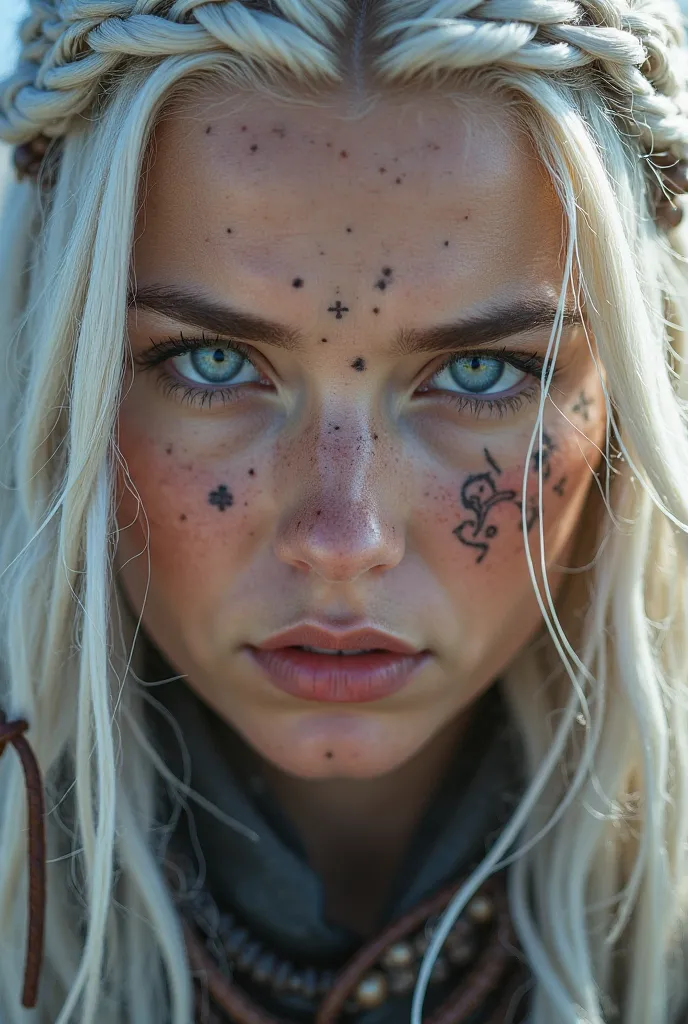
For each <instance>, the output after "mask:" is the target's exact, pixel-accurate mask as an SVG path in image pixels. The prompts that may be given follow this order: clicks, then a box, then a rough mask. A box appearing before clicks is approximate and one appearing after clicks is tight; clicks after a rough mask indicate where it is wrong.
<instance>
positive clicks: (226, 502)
mask: <svg viewBox="0 0 688 1024" xmlns="http://www.w3.org/2000/svg"><path fill="white" fill-rule="evenodd" d="M208 504H209V505H214V506H215V507H216V508H217V509H218V511H220V512H224V511H225V510H226V509H228V508H231V506H232V505H233V504H234V498H233V496H232V494H231V492H230V491H228V490H227V487H226V485H225V484H220V486H219V487H218V488H217V489H216V490H214V491H211V492H210V494H209V495H208Z"/></svg>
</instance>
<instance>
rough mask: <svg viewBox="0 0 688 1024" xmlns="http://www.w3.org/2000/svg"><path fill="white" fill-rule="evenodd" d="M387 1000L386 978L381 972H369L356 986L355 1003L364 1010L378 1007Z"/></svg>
mask: <svg viewBox="0 0 688 1024" xmlns="http://www.w3.org/2000/svg"><path fill="white" fill-rule="evenodd" d="M386 998H387V978H386V977H385V976H384V974H383V973H382V971H371V972H370V974H366V976H365V978H362V979H361V981H359V983H358V985H357V986H356V1002H357V1003H358V1005H359V1006H360V1007H361V1008H362V1009H364V1010H372V1009H374V1008H375V1007H376V1006H380V1005H381V1004H382V1003H384V1001H385V999H386Z"/></svg>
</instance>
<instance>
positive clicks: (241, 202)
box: [136, 86, 562, 307]
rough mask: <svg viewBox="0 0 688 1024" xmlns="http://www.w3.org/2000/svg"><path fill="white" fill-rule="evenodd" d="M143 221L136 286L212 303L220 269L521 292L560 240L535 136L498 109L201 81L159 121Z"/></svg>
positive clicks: (245, 279) (464, 101)
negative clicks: (390, 278) (208, 298)
mask: <svg viewBox="0 0 688 1024" xmlns="http://www.w3.org/2000/svg"><path fill="white" fill-rule="evenodd" d="M140 216H141V218H142V219H141V223H140V225H139V227H138V229H137V239H138V241H137V249H136V261H137V264H138V266H137V273H138V274H142V275H143V280H145V278H146V277H147V276H149V275H152V276H154V277H155V278H156V280H159V279H160V276H161V275H163V274H164V276H165V281H166V282H168V283H180V284H184V285H188V284H190V283H193V282H195V283H198V284H201V285H203V286H204V287H205V289H206V290H212V291H213V292H216V293H218V294H222V293H226V292H227V288H228V276H229V277H230V278H232V280H233V281H234V282H235V283H237V284H238V283H239V282H238V275H239V276H240V277H241V286H242V288H246V287H248V288H249V289H250V287H251V286H252V285H253V284H256V287H258V282H259V281H263V280H267V279H269V278H273V279H275V278H277V279H284V280H290V279H291V278H292V277H293V276H297V275H299V276H300V275H305V274H306V273H308V275H309V280H310V281H311V282H312V281H313V279H314V275H331V274H332V273H333V265H336V267H337V268H338V269H339V270H341V272H342V273H346V272H350V273H356V272H357V271H360V272H363V269H364V268H365V272H366V273H367V272H368V267H369V264H370V262H371V261H373V262H378V263H379V262H380V261H387V260H388V261H389V262H390V263H391V262H394V263H395V267H396V268H397V269H402V268H401V266H400V261H403V270H404V272H405V273H406V275H407V278H408V280H413V281H414V282H415V283H416V284H417V285H419V284H424V285H425V286H426V288H427V289H429V294H430V295H432V296H434V298H433V301H441V294H440V293H441V291H442V287H443V285H444V284H449V282H451V287H452V290H454V291H455V290H456V288H457V287H461V288H463V289H465V290H466V291H467V292H468V293H469V294H468V295H467V301H468V299H470V300H475V301H479V300H480V298H482V297H483V296H482V295H481V294H479V293H480V292H481V291H484V293H485V296H484V297H487V295H488V294H491V293H492V292H493V291H494V288H495V287H496V285H497V284H502V285H503V283H504V281H505V275H506V277H508V279H509V282H510V283H511V284H513V285H514V287H519V286H520V287H521V288H522V286H523V281H524V279H527V278H528V277H538V278H539V279H540V282H541V280H542V274H543V273H545V274H548V273H549V274H553V273H554V272H555V271H556V264H557V261H558V259H559V250H560V246H561V231H562V219H561V211H560V207H559V203H558V201H557V198H556V196H555V193H554V191H553V187H552V185H551V182H550V180H549V178H548V177H547V175H546V173H545V171H544V169H543V167H542V166H541V164H540V162H539V161H538V160H537V158H536V156H535V152H534V149H533V147H532V144H531V142H530V140H529V139H528V138H527V136H526V135H525V134H524V132H523V131H521V130H519V129H518V127H517V126H516V124H515V122H514V120H513V118H512V117H511V116H510V115H509V113H508V111H507V108H506V104H505V103H500V102H499V101H498V100H497V99H494V98H487V97H481V96H479V95H475V94H466V95H461V96H458V97H452V98H449V97H446V96H440V95H436V94H431V93H428V94H419V95H417V96H413V97H410V98H409V97H406V98H400V97H383V98H379V99H377V100H376V101H375V102H374V103H372V104H371V105H370V106H369V108H368V109H367V110H366V111H365V112H361V111H360V110H355V109H354V108H353V107H352V106H351V104H350V103H349V101H348V100H347V99H346V98H345V97H333V98H330V99H327V100H323V102H322V103H320V102H319V103H318V104H306V103H305V102H301V103H299V102H283V101H277V100H273V99H270V98H266V97H261V96H257V95H252V96H250V97H237V96H236V95H230V94H228V93H227V92H223V91H222V89H221V88H218V87H217V86H213V87H207V88H205V91H204V92H202V93H198V91H197V92H196V93H195V94H194V96H193V98H192V99H189V100H186V101H184V102H180V103H178V104H177V105H176V106H175V108H174V109H173V110H172V111H171V112H170V113H168V114H167V116H166V117H164V118H163V119H162V120H161V122H160V124H159V125H158V126H157V128H156V131H155V139H154V160H153V162H152V165H151V170H150V172H149V175H148V179H147V189H146V193H145V198H144V203H143V205H142V207H141V215H140ZM553 280H554V278H553ZM327 283H328V285H329V284H330V283H331V282H330V278H329V277H328V281H327ZM456 304H457V297H456V296H455V297H454V307H455V306H456Z"/></svg>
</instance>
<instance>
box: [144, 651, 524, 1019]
mask: <svg viewBox="0 0 688 1024" xmlns="http://www.w3.org/2000/svg"><path fill="white" fill-rule="evenodd" d="M170 674H171V672H170V671H169V669H168V668H167V666H163V665H158V666H157V671H156V674H155V675H154V676H153V678H156V677H157V678H160V677H165V676H169V675H170ZM150 692H151V695H152V696H153V697H154V698H155V699H157V700H158V701H160V703H161V704H162V705H163V706H164V707H165V708H166V709H167V711H168V712H169V713H170V714H171V715H172V716H173V717H174V719H175V720H176V722H177V723H178V724H179V727H180V729H181V732H182V735H183V737H184V741H185V743H186V745H187V748H188V752H189V756H190V761H191V779H190V785H191V787H192V788H193V789H194V790H196V791H198V792H200V793H201V794H202V796H203V797H205V799H206V800H209V801H210V802H211V803H212V804H214V805H215V806H216V807H218V808H219V809H220V810H221V811H222V812H223V813H224V814H226V815H231V817H232V818H233V819H234V820H236V821H238V822H240V823H241V824H242V825H244V826H246V827H247V828H248V829H251V830H253V831H254V832H255V833H257V834H258V836H259V837H260V840H259V841H258V842H255V841H253V840H251V839H250V838H248V837H247V836H246V835H245V834H242V833H241V832H240V831H237V830H235V829H233V828H231V827H229V826H228V825H225V824H224V823H222V822H220V821H218V820H217V818H215V817H214V816H213V815H211V814H210V813H209V812H208V811H207V810H205V809H204V808H203V807H201V806H199V805H197V804H195V803H194V802H193V800H190V804H191V809H192V816H193V823H191V822H190V821H189V818H188V816H187V815H183V816H182V818H181V819H180V822H179V825H178V827H177V829H176V831H175V834H174V837H173V840H172V843H171V849H172V850H174V852H175V856H176V857H180V856H181V858H182V859H184V858H186V859H187V860H188V863H189V864H192V865H193V872H192V877H193V878H196V877H197V876H198V870H199V858H198V855H197V852H194V850H196V851H198V849H199V848H200V850H202V855H203V858H204V859H205V864H206V876H205V887H206V888H207V889H208V890H209V892H210V893H211V894H212V896H213V898H214V900H215V902H216V903H217V905H218V907H219V908H220V910H221V911H229V912H233V913H235V914H236V916H237V917H238V918H239V920H240V921H241V922H242V924H244V925H245V926H246V927H247V928H248V929H249V930H250V932H251V933H252V935H254V936H255V938H256V939H258V940H260V941H261V942H263V943H264V944H265V945H266V946H267V947H268V948H269V949H270V950H271V951H273V952H275V953H276V954H277V955H279V956H281V957H284V958H286V959H289V960H291V961H293V962H294V963H295V964H297V965H299V964H302V965H303V966H304V967H306V966H313V967H317V968H331V969H334V970H339V969H340V968H341V967H342V966H343V964H344V963H345V962H346V961H347V960H348V959H349V958H350V957H351V955H352V954H353V953H354V952H355V951H356V950H357V949H358V948H359V947H360V946H361V945H362V940H361V937H360V936H358V935H356V934H355V933H354V932H353V931H351V930H349V929H347V928H345V927H343V926H340V925H338V924H335V923H332V922H330V921H328V920H326V918H325V916H324V913H323V892H322V886H321V882H320V880H319V878H318V876H317V875H316V874H315V872H314V871H313V870H312V869H311V868H310V866H309V865H308V863H307V860H306V855H305V852H304V849H303V847H302V845H301V843H300V841H299V838H298V836H297V834H296V833H295V831H294V829H293V828H292V826H291V824H290V822H289V821H288V820H287V818H286V816H285V815H284V814H283V813H282V812H281V810H280V808H279V806H278V805H277V803H276V802H275V801H274V800H273V799H272V797H271V795H270V792H269V791H268V790H267V788H266V787H265V786H264V784H263V783H262V780H261V778H260V775H259V774H257V773H256V772H255V767H253V768H252V766H255V764H256V757H257V755H256V754H255V753H254V752H253V751H251V750H250V749H249V748H248V747H247V745H246V742H245V741H244V740H243V739H242V737H241V736H240V735H239V734H238V733H237V732H236V731H235V730H234V729H232V728H231V727H230V726H228V725H227V724H226V723H225V722H223V721H222V720H221V719H220V718H219V717H218V716H217V715H216V714H215V713H214V712H213V711H212V710H211V709H210V708H208V707H207V706H206V705H205V704H204V703H203V702H202V701H201V700H200V699H199V698H198V697H197V696H196V695H195V694H194V693H193V691H192V690H191V689H190V688H189V687H188V686H187V685H186V684H185V683H184V682H183V681H181V680H175V681H173V682H169V683H162V684H159V685H158V686H156V687H155V688H154V689H153V690H151V691H150ZM148 715H149V719H150V722H149V727H150V729H151V731H152V734H153V738H154V742H155V743H156V745H157V746H158V749H159V751H160V753H161V755H162V757H163V758H164V759H165V762H166V763H167V764H168V765H169V766H170V768H171V770H172V771H173V772H174V774H175V775H177V777H179V778H181V777H183V770H182V759H181V753H180V750H179V742H178V740H177V738H176V737H175V736H174V733H173V731H172V728H171V727H170V725H169V722H166V721H165V718H164V716H163V715H162V714H160V712H159V711H158V712H156V710H155V709H149V711H148ZM519 750H520V747H519V741H518V739H517V737H516V734H515V730H514V728H513V726H512V725H511V724H510V722H509V720H508V718H507V714H506V710H505V706H504V702H503V699H502V697H501V694H500V692H499V688H498V686H495V687H493V688H492V689H491V690H490V691H489V692H488V693H487V694H486V695H485V697H484V698H482V699H481V701H480V703H479V706H478V708H477V710H476V717H475V720H474V723H473V724H472V725H471V730H470V735H469V737H468V738H467V742H466V743H465V744H463V745H462V748H461V749H460V750H459V751H458V752H457V755H456V757H455V759H454V761H453V763H452V765H451V766H450V769H449V771H448V772H447V774H446V776H445V778H444V780H443V781H442V783H441V784H440V786H439V787H438V790H437V792H436V794H435V796H434V798H433V799H432V801H431V802H430V805H429V806H428V808H427V810H426V812H425V814H424V815H423V817H422V819H421V821H420V823H419V825H418V827H417V829H416V832H415V835H414V838H413V840H412V842H411V844H410V848H409V850H408V851H407V854H406V857H405V859H404V861H403V864H402V867H401V869H400V871H399V872H398V874H397V877H396V879H395V882H394V885H393V887H392V892H391V896H390V899H389V902H388V906H387V908H386V910H385V912H384V914H383V915H382V918H381V920H380V922H379V927H380V930H382V928H383V927H384V926H385V925H386V924H387V923H389V922H390V921H391V920H393V919H394V918H397V917H399V916H400V915H401V914H403V913H405V912H406V911H408V910H409V909H411V908H412V907H414V906H415V905H416V904H417V903H418V902H419V901H420V900H421V899H423V898H425V897H427V896H429V895H431V894H432V893H434V892H436V891H437V890H438V889H439V888H441V887H442V886H443V885H445V884H447V883H448V882H451V881H453V880H455V879H457V878H458V877H459V876H460V875H462V874H464V873H465V872H467V871H468V870H469V868H470V867H471V866H472V865H473V864H474V863H476V862H477V861H479V860H480V859H481V857H482V856H483V855H484V853H485V851H486V849H487V848H488V847H489V845H490V843H491V841H492V840H493V839H494V838H496V836H497V835H498V834H499V831H500V829H501V827H502V825H503V822H504V821H505V819H506V817H507V815H508V813H509V810H510V809H511V808H512V807H513V805H514V803H515V802H516V800H517V799H518V796H519V793H520V790H521V773H520V770H519V766H520V765H521V764H522V758H520V757H519ZM194 828H195V833H196V834H195V835H194ZM242 984H243V979H242ZM455 984H456V981H455V979H454V980H453V981H448V982H446V983H443V984H436V985H433V986H431V987H429V988H428V991H427V995H426V999H425V1006H424V1014H425V1013H429V1012H431V1011H432V1009H433V1008H434V1007H435V1006H437V1005H439V1003H440V1002H442V1000H443V999H444V998H445V997H446V995H448V993H449V991H451V989H452V988H453V987H454V985H455ZM245 988H246V989H247V991H248V992H249V993H250V995H251V996H252V997H253V998H254V999H255V1000H256V1001H257V1002H258V1003H259V1004H260V1005H262V1006H263V1007H264V1008H265V1009H266V1010H268V1011H269V1012H271V1013H274V1014H276V1015H279V1016H282V1017H283V1018H285V1017H286V1018H288V1019H291V1020H294V1021H303V1022H304V1024H305V1022H306V1021H312V1019H313V1012H314V1009H315V1007H316V1005H317V1002H311V1001H309V1000H306V999H305V998H302V997H299V996H296V995H292V994H284V995H282V994H281V995H279V996H276V995H275V994H274V993H272V992H271V991H270V990H269V989H267V988H266V987H264V986H258V985H250V984H249V983H246V985H245ZM410 1007H411V997H410V996H394V997H390V998H388V1000H387V1001H386V1002H385V1003H384V1004H383V1005H382V1006H380V1007H378V1008H376V1009H375V1010H369V1011H366V1012H362V1013H359V1014H358V1015H356V1016H355V1017H354V1018H353V1021H354V1022H355V1024H401V1022H402V1021H408V1020H409V1019H410ZM491 1008H492V1006H491V1004H490V1005H489V1006H485V1007H483V1008H482V1009H481V1011H480V1012H479V1013H477V1014H476V1015H475V1016H474V1018H473V1019H472V1021H471V1024H480V1022H481V1021H482V1020H483V1019H485V1016H486V1014H487V1013H489V1011H490V1009H491ZM349 1019H350V1020H351V1019H352V1018H351V1017H349Z"/></svg>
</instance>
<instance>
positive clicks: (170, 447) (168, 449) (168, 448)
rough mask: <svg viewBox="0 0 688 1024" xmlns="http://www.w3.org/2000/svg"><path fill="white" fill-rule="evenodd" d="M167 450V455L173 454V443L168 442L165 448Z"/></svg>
mask: <svg viewBox="0 0 688 1024" xmlns="http://www.w3.org/2000/svg"><path fill="white" fill-rule="evenodd" d="M165 452H166V453H167V455H171V454H172V445H171V444H168V446H167V448H166V449H165Z"/></svg>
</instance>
